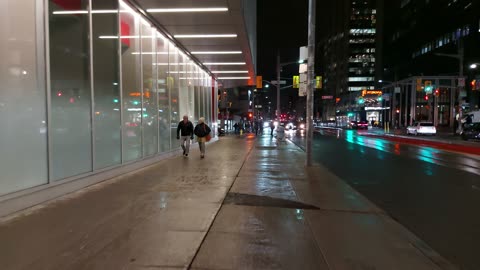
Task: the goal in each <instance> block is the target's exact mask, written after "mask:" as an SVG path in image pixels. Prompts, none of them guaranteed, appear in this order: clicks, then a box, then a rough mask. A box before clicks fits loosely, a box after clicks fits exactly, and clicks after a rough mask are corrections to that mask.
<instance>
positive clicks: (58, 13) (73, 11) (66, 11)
mask: <svg viewBox="0 0 480 270" xmlns="http://www.w3.org/2000/svg"><path fill="white" fill-rule="evenodd" d="M53 14H54V15H66V14H68V15H70V14H88V11H87V10H61V11H54V12H53Z"/></svg>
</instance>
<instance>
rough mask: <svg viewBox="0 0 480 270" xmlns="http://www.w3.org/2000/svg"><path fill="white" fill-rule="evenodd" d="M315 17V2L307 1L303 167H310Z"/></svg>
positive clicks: (313, 0) (314, 0)
mask: <svg viewBox="0 0 480 270" xmlns="http://www.w3.org/2000/svg"><path fill="white" fill-rule="evenodd" d="M315 15H316V0H309V1H308V69H307V70H308V73H307V121H306V123H305V124H306V128H307V138H306V147H305V148H306V154H307V158H306V161H305V165H306V166H307V167H308V166H312V163H313V162H312V140H313V89H314V84H313V78H314V76H315Z"/></svg>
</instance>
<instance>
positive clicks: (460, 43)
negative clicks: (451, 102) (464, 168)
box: [457, 39, 464, 134]
mask: <svg viewBox="0 0 480 270" xmlns="http://www.w3.org/2000/svg"><path fill="white" fill-rule="evenodd" d="M463 57H464V48H463V41H462V39H459V40H458V60H459V61H458V62H459V64H460V66H459V76H460V78H463ZM462 90H463V86H459V87H458V116H459V117H458V119H459V121H458V129H457V132H458V133H459V134H460V131H462V125H461V119H462V114H463V112H462V97H461V93H462V92H463V91H462Z"/></svg>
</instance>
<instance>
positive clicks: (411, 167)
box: [290, 131, 480, 270]
mask: <svg viewBox="0 0 480 270" xmlns="http://www.w3.org/2000/svg"><path fill="white" fill-rule="evenodd" d="M290 138H291V140H292V141H293V142H295V143H296V144H298V145H300V146H303V145H305V141H304V138H305V137H304V135H303V133H300V132H298V133H297V134H290ZM312 145H313V158H314V161H315V162H318V163H321V164H323V165H324V166H326V167H327V168H328V169H329V170H331V171H332V172H333V173H335V174H336V175H337V176H339V177H340V178H342V179H343V180H345V181H347V182H348V183H349V184H350V185H352V186H353V187H354V188H355V189H357V190H358V191H359V192H361V193H362V194H363V195H364V196H366V197H367V198H368V199H370V200H371V201H373V202H374V203H375V204H377V205H378V206H379V207H381V208H382V209H384V210H385V211H386V212H387V213H388V214H389V215H391V216H392V217H393V218H394V219H396V220H397V221H399V222H400V223H401V224H403V225H404V226H406V227H407V228H409V229H410V230H411V231H412V232H414V233H415V234H416V235H417V236H418V237H420V238H421V239H423V240H424V241H425V242H426V243H428V244H429V245H430V246H431V247H432V248H433V249H435V250H436V251H437V252H439V253H440V254H441V255H442V256H444V257H445V258H446V259H448V260H450V261H451V262H452V263H454V264H456V265H458V266H459V267H460V269H468V270H470V269H472V270H474V269H480V156H471V155H464V154H458V153H452V152H445V151H442V150H437V149H433V148H430V147H417V146H412V145H407V144H401V143H397V142H389V141H387V140H383V139H378V138H368V137H363V136H359V135H358V134H357V133H356V132H355V131H345V133H343V134H341V135H340V136H336V134H332V133H330V132H326V133H322V134H315V135H314V141H313V143H312ZM366 244H367V243H366Z"/></svg>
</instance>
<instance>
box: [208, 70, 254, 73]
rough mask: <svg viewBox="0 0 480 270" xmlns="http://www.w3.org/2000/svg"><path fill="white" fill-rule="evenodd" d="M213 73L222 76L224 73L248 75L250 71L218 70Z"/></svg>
mask: <svg viewBox="0 0 480 270" xmlns="http://www.w3.org/2000/svg"><path fill="white" fill-rule="evenodd" d="M212 73H217V74H222V73H248V70H216V71H212Z"/></svg>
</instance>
